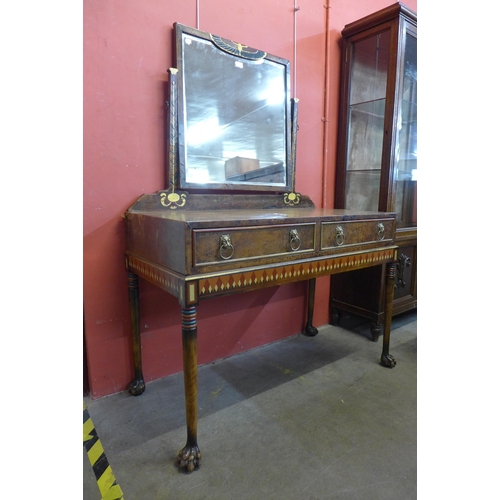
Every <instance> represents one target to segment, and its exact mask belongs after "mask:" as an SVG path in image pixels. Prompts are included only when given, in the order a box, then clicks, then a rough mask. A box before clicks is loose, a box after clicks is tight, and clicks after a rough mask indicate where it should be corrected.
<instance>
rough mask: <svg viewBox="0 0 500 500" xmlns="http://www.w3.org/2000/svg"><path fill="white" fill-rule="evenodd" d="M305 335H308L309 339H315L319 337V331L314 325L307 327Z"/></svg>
mask: <svg viewBox="0 0 500 500" xmlns="http://www.w3.org/2000/svg"><path fill="white" fill-rule="evenodd" d="M304 335H307V336H308V337H314V336H315V335H318V329H317V328H316V327H314V326H312V325H307V326H306V329H305V332H304Z"/></svg>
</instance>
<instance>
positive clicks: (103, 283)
mask: <svg viewBox="0 0 500 500" xmlns="http://www.w3.org/2000/svg"><path fill="white" fill-rule="evenodd" d="M392 3H394V2H393V1H391V0H364V1H363V2H353V1H352V0H331V2H330V8H329V9H326V8H325V5H326V4H327V0H300V1H297V2H296V5H297V6H299V7H300V10H299V11H297V15H296V35H297V40H296V49H297V52H296V60H297V68H296V72H297V73H296V80H297V88H296V94H295V95H296V97H298V98H299V99H300V104H299V128H300V130H299V134H298V151H297V176H296V190H297V191H298V192H300V193H304V194H307V195H309V196H310V197H311V199H312V200H313V201H314V203H315V204H316V205H317V206H326V207H332V206H333V186H334V166H335V152H336V134H337V111H338V90H339V74H338V68H339V58H340V49H339V44H338V41H339V39H340V31H341V30H342V28H343V27H344V25H345V24H347V23H349V22H352V21H355V20H356V19H358V18H360V17H362V16H364V15H367V14H370V13H372V12H374V11H376V10H378V9H380V8H383V7H386V6H387V5H390V4H392ZM406 4H407V5H408V7H410V8H412V9H414V10H416V7H417V6H416V0H411V1H410V0H408V1H407V2H406ZM83 7H84V124H83V126H84V128H83V130H84V156H83V162H84V290H83V296H84V304H83V308H84V317H85V340H86V346H87V361H88V375H89V383H90V394H91V396H92V397H94V398H98V397H102V396H105V395H108V394H112V393H115V392H119V391H123V390H126V388H127V384H128V382H129V381H130V380H131V379H132V376H133V365H132V346H131V330H130V324H129V321H130V320H129V308H128V289H127V273H126V271H125V259H124V250H125V226H124V220H123V217H122V215H123V213H124V212H125V211H126V210H127V208H128V207H129V206H130V205H132V204H133V203H134V201H135V200H136V199H137V198H138V197H139V196H140V195H142V194H144V193H153V192H155V191H158V190H159V189H163V188H165V175H164V164H165V163H164V157H165V144H164V128H163V127H164V101H165V92H166V85H167V82H168V77H167V69H168V68H169V67H171V66H173V59H172V53H173V39H172V25H173V23H174V22H176V21H178V22H181V23H183V24H187V25H190V26H194V27H196V23H197V16H196V1H195V0H190V1H187V0H186V1H183V2H179V1H174V0H170V1H165V0H145V1H143V2H136V1H134V0H85V1H84V3H83ZM328 23H329V24H328ZM293 26H294V2H293V0H265V1H262V0H254V1H252V2H227V1H226V2H222V1H221V0H200V2H199V28H200V29H201V30H204V31H208V32H212V33H216V34H217V35H220V36H222V37H225V38H230V39H234V40H237V41H240V42H243V43H245V44H247V45H250V46H254V47H257V48H262V49H264V50H266V51H268V52H270V53H273V54H275V55H278V56H281V57H284V58H286V59H289V60H290V61H292V76H293V33H294V31H293ZM328 26H329V30H328V35H329V36H328V37H327V27H328ZM327 42H328V43H327ZM327 46H328V47H327ZM327 48H328V49H329V52H330V55H329V57H328V58H327V56H326V54H327ZM292 81H293V78H292ZM325 82H326V92H325ZM325 99H326V107H325ZM325 110H326V113H325ZM325 132H326V134H327V135H326V137H327V140H326V143H325V144H324V143H323V137H324V134H325ZM324 164H325V165H326V169H325V168H324ZM140 286H141V302H140V307H141V332H142V333H141V335H142V346H143V348H142V356H143V365H144V377H145V379H146V382H148V381H151V380H154V379H158V378H161V377H165V376H167V375H170V374H173V373H177V372H179V371H181V370H182V357H181V327H180V309H179V305H178V303H177V301H176V299H174V298H173V297H171V296H170V295H168V294H167V293H165V292H162V291H161V290H159V289H156V288H155V287H154V286H152V285H149V284H148V283H145V282H143V281H142V280H141V283H140ZM305 290H306V289H305V283H297V284H291V285H284V286H282V287H279V288H269V289H265V290H262V291H258V292H248V293H244V294H239V295H234V296H230V297H226V298H223V299H211V300H209V301H202V302H201V303H200V305H199V307H198V338H199V341H198V342H199V363H200V364H203V363H208V362H210V361H213V360H215V359H219V358H223V357H226V356H231V355H234V354H236V353H239V352H242V351H245V350H247V349H251V348H254V347H256V346H259V345H263V344H266V343H269V342H273V341H276V340H279V339H283V338H285V337H287V336H289V335H295V334H297V333H299V332H300V331H302V328H303V325H304V322H305V309H306V299H305ZM328 295H329V280H328V278H321V279H319V280H318V283H317V289H316V306H315V318H314V324H315V325H316V326H321V325H324V324H326V323H328Z"/></svg>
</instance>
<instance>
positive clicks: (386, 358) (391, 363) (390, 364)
mask: <svg viewBox="0 0 500 500" xmlns="http://www.w3.org/2000/svg"><path fill="white" fill-rule="evenodd" d="M380 364H381V365H382V366H385V367H386V368H394V367H395V366H396V359H395V358H394V356H392V354H382V357H381V358H380Z"/></svg>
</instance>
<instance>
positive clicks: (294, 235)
mask: <svg viewBox="0 0 500 500" xmlns="http://www.w3.org/2000/svg"><path fill="white" fill-rule="evenodd" d="M289 236H290V248H291V249H292V252H296V251H297V250H298V249H299V248H300V238H299V232H298V231H297V230H296V229H292V230H291V231H290V235H289Z"/></svg>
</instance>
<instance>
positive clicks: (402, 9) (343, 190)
mask: <svg viewBox="0 0 500 500" xmlns="http://www.w3.org/2000/svg"><path fill="white" fill-rule="evenodd" d="M341 61H342V62H341V87H340V108H339V135H338V154H337V165H336V181H335V208H344V209H349V210H380V211H393V212H396V214H397V216H396V220H397V229H396V240H395V242H396V244H397V245H398V247H399V250H398V258H397V264H396V265H397V275H396V283H395V290H394V304H393V309H392V310H393V313H392V314H393V315H396V314H400V313H402V312H405V311H408V310H410V309H413V308H415V307H416V306H417V16H416V14H415V13H414V12H412V11H411V10H410V9H408V8H407V7H406V6H404V5H403V4H401V3H396V4H394V5H391V6H389V7H387V8H385V9H382V10H380V11H378V12H376V13H374V14H372V15H369V16H367V17H364V18H362V19H360V20H358V21H356V22H353V23H351V24H348V25H346V26H345V28H344V30H343V31H342V59H341ZM384 282H385V280H384V278H383V271H382V270H381V269H374V268H372V269H366V270H360V271H353V272H352V273H349V275H337V276H332V278H331V300H330V319H331V322H332V323H333V324H338V323H339V321H340V320H341V318H342V316H343V315H345V314H346V313H347V314H355V315H359V316H363V317H366V318H369V319H371V321H372V325H371V333H372V338H373V340H375V341H376V340H377V339H378V337H379V335H380V333H381V330H382V324H383V320H384V309H383V297H384V286H385V284H384Z"/></svg>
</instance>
